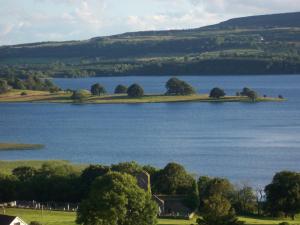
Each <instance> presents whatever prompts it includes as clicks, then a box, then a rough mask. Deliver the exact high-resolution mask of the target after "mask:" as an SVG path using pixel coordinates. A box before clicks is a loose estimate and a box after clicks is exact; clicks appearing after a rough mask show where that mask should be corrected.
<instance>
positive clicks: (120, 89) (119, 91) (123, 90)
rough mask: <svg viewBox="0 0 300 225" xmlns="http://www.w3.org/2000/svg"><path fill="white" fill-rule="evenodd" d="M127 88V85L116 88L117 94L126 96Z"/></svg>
mask: <svg viewBox="0 0 300 225" xmlns="http://www.w3.org/2000/svg"><path fill="white" fill-rule="evenodd" d="M127 89H128V88H127V87H126V86H125V85H122V84H119V85H118V86H117V87H116V88H115V94H126V93H127Z"/></svg>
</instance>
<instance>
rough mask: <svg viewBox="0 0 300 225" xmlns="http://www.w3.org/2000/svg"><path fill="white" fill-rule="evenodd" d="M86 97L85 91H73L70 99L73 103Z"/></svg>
mask: <svg viewBox="0 0 300 225" xmlns="http://www.w3.org/2000/svg"><path fill="white" fill-rule="evenodd" d="M86 97H87V91H85V90H77V91H73V94H72V96H71V99H73V100H74V101H83V100H84V99H85V98H86Z"/></svg>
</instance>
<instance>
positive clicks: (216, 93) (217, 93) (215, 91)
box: [209, 87, 226, 98]
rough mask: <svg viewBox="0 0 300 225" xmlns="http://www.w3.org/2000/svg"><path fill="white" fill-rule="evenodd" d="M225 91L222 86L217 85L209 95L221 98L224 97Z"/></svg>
mask: <svg viewBox="0 0 300 225" xmlns="http://www.w3.org/2000/svg"><path fill="white" fill-rule="evenodd" d="M225 95H226V94H225V91H224V90H223V89H221V88H218V87H215V88H213V89H212V90H211V91H210V94H209V97H210V98H221V97H224V96H225Z"/></svg>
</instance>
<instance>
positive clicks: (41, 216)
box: [0, 208, 300, 225]
mask: <svg viewBox="0 0 300 225" xmlns="http://www.w3.org/2000/svg"><path fill="white" fill-rule="evenodd" d="M3 210H5V214H6V215H13V216H19V217H20V218H22V219H23V220H25V221H26V222H28V223H29V222H31V221H39V222H41V223H42V224H43V225H54V224H55V225H75V224H76V223H75V217H76V213H75V212H62V211H47V210H43V211H42V210H31V209H15V208H6V209H1V210H0V213H3V212H4V211H3ZM239 219H240V220H242V221H245V223H246V225H276V224H279V223H281V222H289V223H290V224H295V225H296V224H300V217H299V216H298V217H296V219H295V220H294V221H292V220H282V219H274V218H265V217H264V218H255V217H239ZM195 221H196V219H193V220H176V219H159V220H158V225H190V224H196V223H195Z"/></svg>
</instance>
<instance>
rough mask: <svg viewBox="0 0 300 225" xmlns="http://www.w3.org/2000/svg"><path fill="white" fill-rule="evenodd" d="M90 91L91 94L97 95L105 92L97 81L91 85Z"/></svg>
mask: <svg viewBox="0 0 300 225" xmlns="http://www.w3.org/2000/svg"><path fill="white" fill-rule="evenodd" d="M91 93H92V95H98V96H99V95H104V94H106V90H105V88H104V87H103V86H102V85H101V84H99V83H97V84H93V85H92V87H91Z"/></svg>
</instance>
